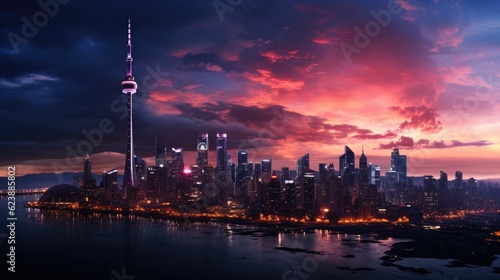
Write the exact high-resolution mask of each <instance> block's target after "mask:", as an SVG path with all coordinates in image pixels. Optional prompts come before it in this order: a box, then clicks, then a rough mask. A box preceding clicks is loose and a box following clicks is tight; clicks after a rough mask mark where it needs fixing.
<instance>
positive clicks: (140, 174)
mask: <svg viewBox="0 0 500 280" xmlns="http://www.w3.org/2000/svg"><path fill="white" fill-rule="evenodd" d="M134 162H135V171H136V172H137V174H136V175H135V177H136V178H137V186H136V187H137V188H136V193H133V195H134V200H137V199H139V198H141V197H144V196H145V194H146V173H147V170H146V162H145V161H144V160H143V159H142V158H141V157H139V156H136V155H134Z"/></svg>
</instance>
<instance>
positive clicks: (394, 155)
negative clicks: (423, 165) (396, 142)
mask: <svg viewBox="0 0 500 280" xmlns="http://www.w3.org/2000/svg"><path fill="white" fill-rule="evenodd" d="M391 170H393V171H396V172H398V176H399V181H398V183H406V177H407V176H406V155H400V154H399V149H398V148H393V149H392V152H391Z"/></svg>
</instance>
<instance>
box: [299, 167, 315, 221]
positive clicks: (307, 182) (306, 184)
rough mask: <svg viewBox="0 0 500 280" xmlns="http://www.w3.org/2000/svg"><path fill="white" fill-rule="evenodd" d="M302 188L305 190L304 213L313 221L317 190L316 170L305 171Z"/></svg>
mask: <svg viewBox="0 0 500 280" xmlns="http://www.w3.org/2000/svg"><path fill="white" fill-rule="evenodd" d="M302 178H303V179H302V186H303V188H304V192H303V193H304V200H303V203H304V204H303V208H302V209H303V212H304V215H305V216H306V217H308V218H309V219H311V220H312V219H313V218H314V216H315V214H316V213H315V189H314V170H310V169H308V170H304V173H303V176H302Z"/></svg>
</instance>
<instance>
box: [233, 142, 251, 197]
mask: <svg viewBox="0 0 500 280" xmlns="http://www.w3.org/2000/svg"><path fill="white" fill-rule="evenodd" d="M237 157H238V166H236V174H235V182H234V183H235V195H236V196H237V197H238V196H243V197H245V196H246V194H245V193H246V192H247V191H242V190H241V188H242V184H243V180H244V179H245V178H246V177H247V176H249V175H250V173H249V171H248V153H247V151H245V150H238V151H237Z"/></svg>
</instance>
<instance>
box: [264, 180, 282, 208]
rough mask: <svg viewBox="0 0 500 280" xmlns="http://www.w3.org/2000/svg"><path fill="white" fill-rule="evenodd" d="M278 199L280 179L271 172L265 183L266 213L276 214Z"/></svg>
mask: <svg viewBox="0 0 500 280" xmlns="http://www.w3.org/2000/svg"><path fill="white" fill-rule="evenodd" d="M279 201H280V181H279V180H278V176H277V175H276V174H275V173H273V174H272V175H271V178H270V181H269V182H268V184H267V214H268V215H278V210H279V209H278V206H279Z"/></svg>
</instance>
